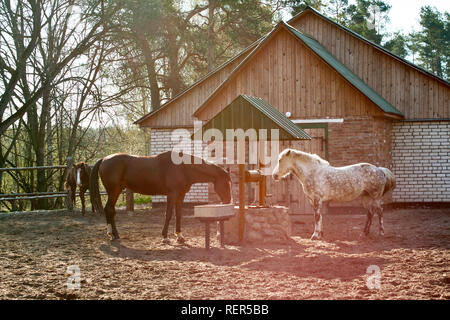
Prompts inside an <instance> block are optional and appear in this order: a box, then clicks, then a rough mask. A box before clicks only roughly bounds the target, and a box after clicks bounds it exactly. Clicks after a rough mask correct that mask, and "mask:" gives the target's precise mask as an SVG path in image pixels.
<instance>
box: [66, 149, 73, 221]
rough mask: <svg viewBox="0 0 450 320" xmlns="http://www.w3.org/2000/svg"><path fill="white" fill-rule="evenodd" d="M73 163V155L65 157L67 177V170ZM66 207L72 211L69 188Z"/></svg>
mask: <svg viewBox="0 0 450 320" xmlns="http://www.w3.org/2000/svg"><path fill="white" fill-rule="evenodd" d="M73 163H74V162H73V157H70V156H69V157H67V159H66V164H67V169H66V177H67V174H68V173H69V170H70V168H71V167H72V165H73ZM66 207H67V210H69V211H70V212H72V211H73V202H72V192H71V190H70V189H69V190H67V197H66Z"/></svg>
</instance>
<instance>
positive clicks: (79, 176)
mask: <svg viewBox="0 0 450 320" xmlns="http://www.w3.org/2000/svg"><path fill="white" fill-rule="evenodd" d="M90 175H91V168H90V167H89V165H88V164H86V163H84V162H78V163H75V164H72V166H71V167H70V169H69V170H68V171H67V176H66V182H65V183H64V189H65V190H70V192H71V196H72V199H71V200H72V204H73V206H74V207H75V192H76V190H77V186H78V188H80V198H81V214H82V215H83V216H84V214H85V213H86V209H85V205H84V202H85V200H84V193H85V192H86V190H87V189H89V177H90Z"/></svg>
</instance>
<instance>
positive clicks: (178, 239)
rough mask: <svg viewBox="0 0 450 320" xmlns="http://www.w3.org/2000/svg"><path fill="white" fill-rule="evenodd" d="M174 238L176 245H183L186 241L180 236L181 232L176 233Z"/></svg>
mask: <svg viewBox="0 0 450 320" xmlns="http://www.w3.org/2000/svg"><path fill="white" fill-rule="evenodd" d="M175 236H176V237H177V243H179V244H183V243H185V241H186V240H185V239H184V237H183V235H182V234H181V232H176V233H175Z"/></svg>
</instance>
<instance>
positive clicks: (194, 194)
mask: <svg viewBox="0 0 450 320" xmlns="http://www.w3.org/2000/svg"><path fill="white" fill-rule="evenodd" d="M188 130H189V132H190V133H191V134H192V133H193V130H192V129H188ZM172 131H173V129H152V130H151V136H150V139H151V140H150V145H151V154H152V155H156V154H158V153H161V152H164V151H169V150H171V149H172V148H173V147H174V145H175V143H174V142H172V141H171V136H172ZM191 147H193V144H192V145H191ZM152 200H153V202H155V203H156V202H167V197H166V196H152ZM184 201H185V202H208V184H207V183H196V184H194V185H192V187H191V190H190V191H189V192H188V193H187V194H186V197H185V198H184Z"/></svg>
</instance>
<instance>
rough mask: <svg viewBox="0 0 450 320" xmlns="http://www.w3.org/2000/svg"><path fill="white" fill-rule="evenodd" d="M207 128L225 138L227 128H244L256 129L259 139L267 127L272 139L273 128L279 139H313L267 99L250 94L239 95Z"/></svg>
mask: <svg viewBox="0 0 450 320" xmlns="http://www.w3.org/2000/svg"><path fill="white" fill-rule="evenodd" d="M207 129H218V130H219V131H220V132H222V135H223V137H224V138H226V130H227V129H233V130H236V129H243V130H244V131H246V130H248V129H255V130H256V133H257V135H258V140H259V139H260V137H259V129H266V130H267V137H266V139H267V140H270V139H271V132H270V131H271V129H278V130H279V136H278V139H279V140H310V139H311V137H310V136H309V135H308V134H307V133H306V132H305V131H303V130H302V129H300V128H299V127H298V126H297V125H296V124H295V123H293V122H292V121H291V120H289V119H288V118H287V117H286V116H285V115H284V114H282V113H281V112H280V111H278V109H277V108H275V107H273V106H272V105H270V104H269V103H268V102H267V101H265V100H264V99H261V98H257V97H251V96H248V95H239V96H237V97H236V99H234V100H233V101H232V102H231V103H230V104H229V105H228V106H227V107H225V108H224V109H223V110H222V111H220V112H219V113H218V114H216V115H215V116H214V117H213V118H212V119H211V120H209V121H208V122H207V123H206V124H204V125H203V126H202V130H203V132H204V131H205V130H207ZM193 136H195V133H194V135H193Z"/></svg>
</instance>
